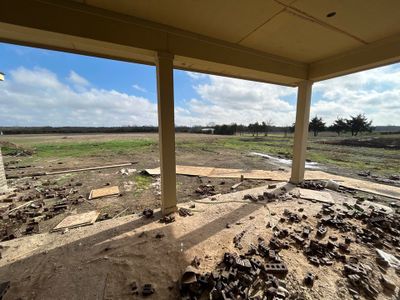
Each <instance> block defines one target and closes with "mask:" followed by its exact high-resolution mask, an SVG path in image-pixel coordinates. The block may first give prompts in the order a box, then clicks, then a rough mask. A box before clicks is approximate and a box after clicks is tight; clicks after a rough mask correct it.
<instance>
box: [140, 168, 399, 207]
mask: <svg viewBox="0 0 400 300" xmlns="http://www.w3.org/2000/svg"><path fill="white" fill-rule="evenodd" d="M145 172H147V173H148V174H149V175H152V176H155V175H160V168H155V169H146V170H145ZM176 174H180V175H189V176H204V177H211V178H240V177H241V175H243V177H244V178H245V179H264V180H272V181H289V179H290V173H289V172H287V171H267V170H242V169H226V168H213V167H199V166H180V165H177V166H176ZM304 177H305V179H307V180H329V179H331V180H334V181H336V182H337V183H339V184H340V185H342V186H345V187H348V188H352V189H356V190H361V191H365V192H368V193H372V194H376V195H380V196H385V197H390V198H395V199H400V188H399V187H395V186H390V185H386V184H380V183H375V182H371V181H366V180H360V179H353V178H350V177H345V176H339V175H334V174H330V173H326V172H323V171H309V170H307V171H306V172H305V176H304Z"/></svg>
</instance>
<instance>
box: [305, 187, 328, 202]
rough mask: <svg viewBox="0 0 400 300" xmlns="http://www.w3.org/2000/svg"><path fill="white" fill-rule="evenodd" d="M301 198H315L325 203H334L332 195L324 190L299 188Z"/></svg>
mask: <svg viewBox="0 0 400 300" xmlns="http://www.w3.org/2000/svg"><path fill="white" fill-rule="evenodd" d="M299 193H300V198H302V199H306V200H315V201H317V202H323V203H332V204H333V203H334V201H333V198H332V195H331V194H329V193H328V192H324V191H314V190H310V189H299Z"/></svg>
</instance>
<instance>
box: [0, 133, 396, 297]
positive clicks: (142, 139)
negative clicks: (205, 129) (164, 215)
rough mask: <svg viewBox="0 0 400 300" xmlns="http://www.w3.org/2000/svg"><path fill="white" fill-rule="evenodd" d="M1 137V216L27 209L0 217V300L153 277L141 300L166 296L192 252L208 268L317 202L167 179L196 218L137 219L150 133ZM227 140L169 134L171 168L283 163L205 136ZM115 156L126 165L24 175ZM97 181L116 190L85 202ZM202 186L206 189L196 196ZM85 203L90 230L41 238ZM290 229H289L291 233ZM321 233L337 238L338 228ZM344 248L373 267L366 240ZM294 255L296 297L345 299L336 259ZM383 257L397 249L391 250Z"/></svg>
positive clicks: (153, 153) (151, 185)
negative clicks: (151, 290)
mask: <svg viewBox="0 0 400 300" xmlns="http://www.w3.org/2000/svg"><path fill="white" fill-rule="evenodd" d="M7 138H8V137H7ZM8 139H9V140H10V141H11V142H10V143H12V144H13V145H18V149H17V150H16V151H15V152H10V154H9V155H7V156H5V163H6V174H7V176H8V177H11V178H10V179H9V180H8V184H9V187H10V189H11V190H12V191H13V192H10V193H7V194H6V195H0V211H1V212H2V213H4V212H6V211H8V210H9V209H12V208H15V207H18V206H20V205H26V206H25V207H24V208H23V209H18V210H16V211H15V212H14V213H11V214H6V215H4V214H2V215H3V217H2V218H1V220H0V229H1V230H0V233H1V239H2V242H1V243H0V247H1V249H0V251H1V255H2V258H1V259H0V279H1V280H3V281H6V280H11V283H12V285H11V289H10V291H9V293H7V296H6V298H5V299H132V297H133V295H132V292H131V291H130V290H129V284H130V283H131V282H132V281H137V283H138V284H144V283H152V284H154V285H155V287H156V293H155V295H153V296H152V297H151V298H152V299H176V298H178V288H177V285H178V280H179V278H180V276H181V273H182V271H183V270H184V268H185V267H186V266H187V265H188V264H189V263H190V262H191V260H192V259H193V257H194V256H198V257H200V258H201V261H202V263H201V266H200V269H201V270H202V271H211V270H212V269H213V268H215V266H216V265H217V264H218V263H219V262H220V261H221V257H222V255H223V253H224V252H226V251H235V249H234V247H233V243H232V239H233V236H235V235H236V234H237V233H239V232H240V231H241V230H243V229H246V230H247V232H248V233H247V234H246V235H245V237H244V241H245V243H244V249H247V247H248V245H249V244H250V243H256V242H257V238H258V237H263V238H265V239H269V238H270V237H271V234H272V231H271V228H266V224H268V222H269V223H271V222H272V223H274V224H276V223H277V222H278V220H279V218H280V216H281V215H282V213H283V210H284V209H285V208H288V209H291V210H297V209H299V208H303V209H304V211H305V212H306V213H307V215H310V216H311V215H315V214H317V212H318V211H319V210H320V208H321V204H319V203H313V202H310V201H306V200H301V201H299V200H297V199H293V200H290V201H283V202H273V203H269V204H268V205H267V204H265V203H261V204H254V203H251V202H248V201H245V202H243V200H242V198H243V195H244V194H246V193H249V191H248V189H252V188H255V190H253V191H250V192H251V193H258V192H262V191H265V189H266V187H265V186H266V184H269V183H271V182H269V181H266V180H247V179H245V180H244V181H243V183H242V184H241V185H240V186H239V187H238V188H236V189H235V190H232V189H231V187H232V186H233V185H234V184H236V183H239V182H240V179H239V178H238V179H220V178H207V177H198V176H183V175H177V196H178V202H179V203H180V205H181V206H182V205H183V206H184V207H188V206H189V205H191V204H193V203H194V202H196V207H195V209H193V212H194V213H195V215H194V216H192V217H187V218H182V217H179V216H177V221H176V222H175V223H173V224H171V225H164V224H160V223H159V222H158V218H159V215H156V216H155V218H154V219H143V218H142V217H141V213H142V211H143V210H144V209H145V208H151V209H158V208H159V207H160V182H159V178H158V177H157V176H154V177H152V176H148V175H144V174H143V173H142V172H141V171H142V170H144V169H147V168H155V167H158V166H159V158H158V146H157V140H156V135H154V134H150V135H149V134H122V135H120V134H118V135H112V134H110V135H68V136H65V135H42V136H40V135H36V136H14V137H12V138H8ZM259 140H260V143H261V145H264V144H265V140H264V139H263V138H260V139H259ZM232 142H233V143H236V141H232V140H231V139H230V138H228V137H215V136H211V135H201V136H199V135H191V134H179V135H177V147H176V156H177V164H180V165H194V166H212V167H222V168H238V169H243V170H251V169H263V170H278V169H281V170H289V168H290V165H288V164H287V163H286V161H287V156H285V154H284V152H285V151H286V150H282V151H280V150H279V146H278V148H276V149H275V150H274V151H277V152H276V153H274V155H275V156H274V158H273V159H266V158H265V157H262V156H257V155H251V154H250V150H255V151H260V149H259V148H257V147H258V144H257V143H254V142H253V140H251V141H248V139H247V138H245V142H244V143H245V144H246V143H250V144H251V145H250V144H249V147H247V146H246V145H245V147H243V142H240V143H242V144H239V146H238V145H236V144H233V146H232V145H231V146H230V147H220V146H218V147H216V146H215V145H216V143H217V144H218V145H219V143H223V144H224V145H225V144H226V143H232ZM279 143H280V141H279ZM3 145H4V144H3ZM279 145H280V144H279ZM313 145H315V144H313ZM252 147H253V148H252ZM254 147H255V148H254ZM266 147H268V145H267V146H266ZM323 147H325V146H323ZM132 149H133V150H132ZM261 150H262V149H261ZM13 151H14V150H13ZM25 151H26V152H25ZM281 152H282V154H279V153H281ZM396 153H397V152H396ZM396 153H394V154H393V153H392V152H390V153H389V154H390V155H391V156H393V155H394V156H393V157H391V158H390V159H395V160H396V157H397V156H396V155H397V154H396ZM275 157H276V158H275ZM126 162H131V163H132V165H130V166H125V167H116V168H110V169H102V170H94V171H85V172H77V173H67V174H59V175H46V176H27V175H29V174H34V173H43V172H54V171H63V170H71V169H78V168H85V167H93V166H101V165H111V164H121V163H126ZM319 166H321V167H322V168H325V169H324V170H325V171H332V173H339V174H341V175H351V176H352V177H353V176H356V177H358V178H359V179H365V180H374V179H373V178H371V176H370V175H367V176H364V175H363V176H362V177H360V176H358V175H356V174H354V173H351V172H349V171H347V170H343V169H341V168H340V167H332V166H329V167H327V166H326V165H323V164H321V165H319ZM123 173H128V174H123ZM18 177H20V178H18ZM385 183H387V182H385ZM107 186H118V187H119V190H120V194H119V195H116V196H111V197H104V198H99V199H94V200H89V199H88V196H89V193H90V191H91V190H92V189H95V188H102V187H107ZM204 186H206V187H207V189H210V190H211V193H205V192H202V191H201V189H200V192H199V191H198V189H199V187H200V188H201V187H204ZM236 191H238V192H237V193H236V194H233V192H236ZM330 193H332V195H333V196H334V199H335V201H336V202H337V203H338V205H340V204H341V203H342V202H343V201H346V202H348V201H350V202H351V201H355V199H354V198H353V196H354V195H352V194H338V193H335V192H330ZM207 196H209V198H208V199H211V198H214V197H215V198H216V199H217V200H213V201H208V202H207V204H204V203H200V202H198V201H199V200H200V199H203V198H204V197H207ZM355 196H357V197H359V198H363V199H369V200H371V201H373V202H377V203H383V204H385V205H389V204H390V203H393V199H391V198H385V197H376V196H372V195H370V194H368V193H361V192H358V193H357V194H356V195H355ZM347 198H349V199H347ZM59 207H61V209H59ZM93 210H96V211H98V212H99V218H98V219H97V222H96V223H95V224H94V225H92V226H88V227H82V228H78V229H71V230H70V231H65V232H64V234H60V233H49V232H50V231H51V230H52V229H53V228H54V227H55V226H56V225H57V224H58V223H59V222H61V221H62V220H63V219H64V218H65V217H66V216H69V215H75V214H79V213H84V212H88V211H93ZM4 216H5V217H4ZM114 217H118V218H114ZM316 222H317V220H316V219H315V218H309V219H307V220H305V221H302V223H301V224H300V225H301V226H304V225H305V224H307V225H309V226H311V227H313V228H315V226H316ZM227 223H229V224H231V225H232V226H231V228H229V229H228V228H225V226H226V224H227ZM300 225H296V224H294V225H291V226H289V227H290V230H295V229H297V228H296V226H297V227H298V226H300ZM358 225H360V224H358ZM157 233H163V234H165V237H163V238H161V239H157V238H155V235H156V234H157ZM332 234H335V235H337V236H338V237H341V238H344V235H343V234H340V233H339V232H335V231H333V233H332ZM351 248H352V255H353V254H354V255H356V256H357V257H358V258H360V259H361V260H362V261H363V262H365V263H367V264H368V265H371V268H372V270H373V272H372V273H373V274H375V273H376V274H378V273H377V272H381V271H382V270H381V269H380V268H378V267H377V266H376V265H374V264H373V263H371V261H372V260H375V256H376V255H375V252H374V251H373V249H372V248H371V246H366V245H362V244H360V245H359V244H352V246H351ZM392 250H393V249H392ZM353 251H354V252H353ZM301 252H302V251H301V249H297V248H296V247H295V245H293V247H290V249H288V250H282V251H281V254H282V257H283V259H284V261H285V263H287V265H288V267H289V270H290V271H289V274H288V277H287V284H288V286H289V287H290V288H291V291H292V292H295V293H298V294H301V295H303V296H304V297H303V298H304V299H338V298H343V299H352V297H351V296H350V295H349V292H348V289H347V286H348V282H347V281H346V279H345V278H343V275H342V269H343V264H342V263H335V264H334V266H333V267H327V266H323V267H319V268H317V267H315V266H312V265H310V264H309V263H308V261H307V259H306V257H305V256H304V255H303V254H302V253H301ZM394 254H396V255H398V254H399V253H398V250H397V252H396V251H394ZM172 262H173V263H172ZM306 271H310V272H313V273H315V274H316V275H318V276H319V279H318V280H317V281H316V285H314V287H313V288H312V289H308V288H305V287H304V286H303V285H302V279H303V277H304V274H305V272H306ZM71 274H73V275H71ZM376 274H375V275H376ZM375 275H374V276H372V279H371V280H372V281H373V282H374V286H376V287H380V283H379V281H378V280H377V275H376V276H375ZM387 275H388V276H389V277H390V278H391V280H393V281H395V282H396V284H397V285H398V284H399V278H398V276H397V275H396V274H395V273H394V271H393V270H392V269H389V270H387ZM54 287H57V288H54ZM380 290H382V288H380ZM385 293H386V292H385ZM385 293H381V294H380V295H379V297H378V299H389V298H390V295H389V294H387V293H386V294H385ZM134 298H135V297H134ZM136 298H138V297H136ZM139 298H140V297H139Z"/></svg>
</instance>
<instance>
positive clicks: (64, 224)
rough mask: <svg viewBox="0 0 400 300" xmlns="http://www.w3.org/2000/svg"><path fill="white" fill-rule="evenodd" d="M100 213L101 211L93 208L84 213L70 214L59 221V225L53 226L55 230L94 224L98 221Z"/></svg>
mask: <svg viewBox="0 0 400 300" xmlns="http://www.w3.org/2000/svg"><path fill="white" fill-rule="evenodd" d="M98 215H99V212H97V211H95V210H93V211H89V212H86V213H82V214H77V215H71V216H68V217H66V218H65V219H64V220H62V221H61V222H60V223H58V225H57V226H56V227H54V228H53V231H60V230H64V229H67V228H68V229H71V228H77V227H82V226H88V225H92V224H94V222H95V221H96V219H97V217H98Z"/></svg>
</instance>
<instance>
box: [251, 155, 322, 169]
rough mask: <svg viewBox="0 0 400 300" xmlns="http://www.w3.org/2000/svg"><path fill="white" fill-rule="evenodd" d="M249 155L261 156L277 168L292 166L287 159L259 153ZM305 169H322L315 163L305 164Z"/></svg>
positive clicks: (290, 161)
mask: <svg viewBox="0 0 400 300" xmlns="http://www.w3.org/2000/svg"><path fill="white" fill-rule="evenodd" d="M250 155H254V156H261V157H264V158H266V159H269V162H270V163H271V164H274V165H276V166H279V167H282V166H286V167H290V166H291V165H292V160H291V159H287V158H279V157H275V156H271V155H268V154H264V153H259V152H250ZM306 169H313V170H320V169H323V168H322V166H321V165H320V164H319V163H317V162H306Z"/></svg>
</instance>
